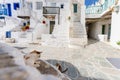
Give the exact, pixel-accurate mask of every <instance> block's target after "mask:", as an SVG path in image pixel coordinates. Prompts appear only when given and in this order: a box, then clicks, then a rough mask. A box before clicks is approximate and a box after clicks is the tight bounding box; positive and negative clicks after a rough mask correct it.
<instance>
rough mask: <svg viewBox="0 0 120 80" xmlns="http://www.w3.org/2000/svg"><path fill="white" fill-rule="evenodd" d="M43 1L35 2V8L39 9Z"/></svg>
mask: <svg viewBox="0 0 120 80" xmlns="http://www.w3.org/2000/svg"><path fill="white" fill-rule="evenodd" d="M42 6H43V3H42V2H36V9H37V10H40V9H42Z"/></svg>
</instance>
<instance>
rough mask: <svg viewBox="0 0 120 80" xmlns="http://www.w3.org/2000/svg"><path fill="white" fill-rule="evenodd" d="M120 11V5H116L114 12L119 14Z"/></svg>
mask: <svg viewBox="0 0 120 80" xmlns="http://www.w3.org/2000/svg"><path fill="white" fill-rule="evenodd" d="M119 10H120V6H119V5H116V6H115V7H114V11H115V12H116V13H118V12H119Z"/></svg>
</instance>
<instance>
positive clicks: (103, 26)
mask: <svg viewBox="0 0 120 80" xmlns="http://www.w3.org/2000/svg"><path fill="white" fill-rule="evenodd" d="M102 34H105V25H102Z"/></svg>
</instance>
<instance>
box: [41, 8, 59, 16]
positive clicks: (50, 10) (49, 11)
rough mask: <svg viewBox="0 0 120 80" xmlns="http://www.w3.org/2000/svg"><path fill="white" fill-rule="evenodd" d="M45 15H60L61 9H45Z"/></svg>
mask: <svg viewBox="0 0 120 80" xmlns="http://www.w3.org/2000/svg"><path fill="white" fill-rule="evenodd" d="M43 14H60V8H59V7H43Z"/></svg>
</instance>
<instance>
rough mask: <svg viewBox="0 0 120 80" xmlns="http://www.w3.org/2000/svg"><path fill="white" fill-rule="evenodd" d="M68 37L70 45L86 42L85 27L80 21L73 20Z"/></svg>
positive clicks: (84, 43)
mask: <svg viewBox="0 0 120 80" xmlns="http://www.w3.org/2000/svg"><path fill="white" fill-rule="evenodd" d="M70 37H71V38H70V44H71V45H86V44H87V34H86V29H85V27H84V26H82V24H81V23H80V22H73V27H71V28H70Z"/></svg>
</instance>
